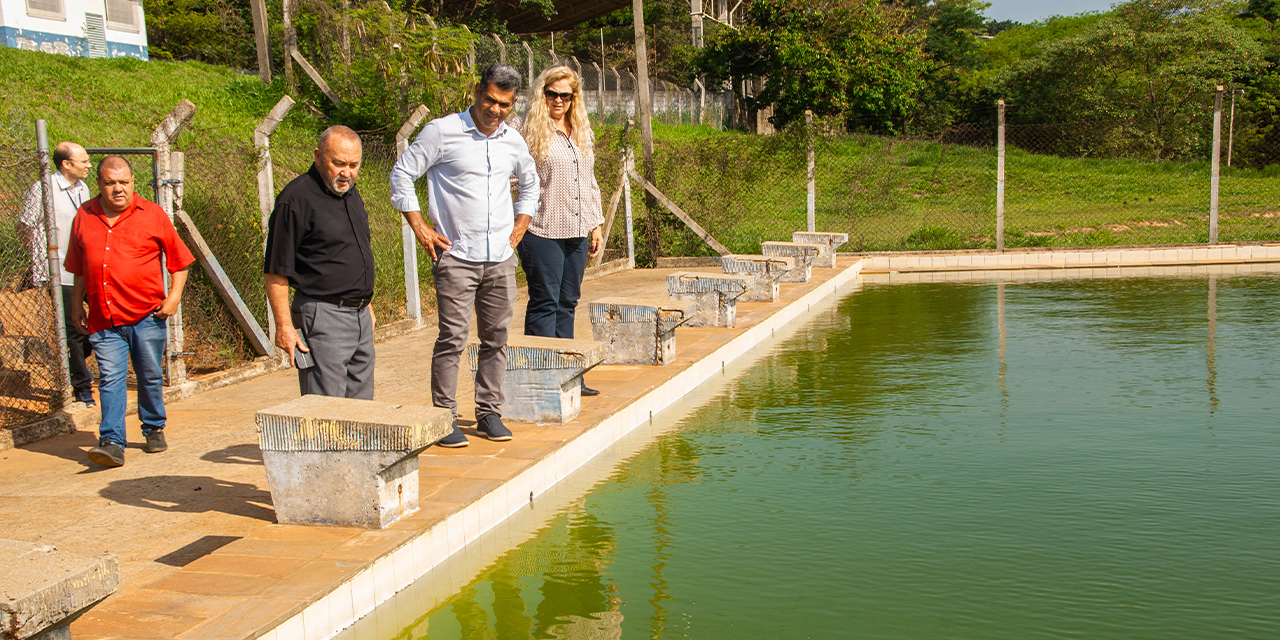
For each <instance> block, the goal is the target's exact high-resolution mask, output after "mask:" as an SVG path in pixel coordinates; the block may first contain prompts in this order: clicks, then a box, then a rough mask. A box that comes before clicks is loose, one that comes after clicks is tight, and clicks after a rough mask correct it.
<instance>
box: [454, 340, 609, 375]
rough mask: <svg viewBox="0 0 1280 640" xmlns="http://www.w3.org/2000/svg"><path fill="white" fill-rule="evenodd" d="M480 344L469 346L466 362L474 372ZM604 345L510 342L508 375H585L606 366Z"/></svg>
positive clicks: (529, 341) (560, 342)
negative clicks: (571, 372)
mask: <svg viewBox="0 0 1280 640" xmlns="http://www.w3.org/2000/svg"><path fill="white" fill-rule="evenodd" d="M479 354H480V344H479V343H476V342H472V343H470V344H468V345H467V361H468V362H469V363H470V365H471V370H472V371H475V370H476V366H477V365H478V364H479V362H478V360H477V358H478V356H479ZM604 355H605V347H604V343H603V342H596V341H595V340H577V339H567V338H543V337H540V336H523V335H521V336H509V337H508V338H507V371H515V370H519V369H530V370H535V371H542V370H546V369H576V370H579V371H585V370H587V369H590V368H591V367H594V366H596V365H598V364H600V363H601V362H604Z"/></svg>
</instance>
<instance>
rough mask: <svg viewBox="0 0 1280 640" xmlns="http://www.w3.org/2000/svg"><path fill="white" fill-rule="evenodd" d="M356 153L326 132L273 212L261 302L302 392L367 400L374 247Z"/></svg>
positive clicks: (352, 140)
mask: <svg viewBox="0 0 1280 640" xmlns="http://www.w3.org/2000/svg"><path fill="white" fill-rule="evenodd" d="M361 153H362V151H361V145H360V137H359V136H358V135H356V133H355V132H354V131H352V130H351V129H348V128H347V127H343V126H334V127H329V128H328V129H325V131H324V133H322V134H320V144H319V145H318V147H317V148H316V150H315V164H313V165H311V169H310V170H309V171H307V173H306V174H305V175H301V176H298V177H297V178H295V179H294V180H293V181H292V182H290V183H289V185H288V186H286V187H285V188H284V190H283V191H281V192H280V195H279V196H278V197H277V198H276V207H275V210H274V211H272V212H271V220H270V223H269V225H268V232H267V252H266V261H265V268H264V270H265V272H266V280H267V301H268V302H269V303H270V305H271V314H272V316H274V317H275V321H276V346H277V347H279V348H281V349H283V350H284V351H285V353H288V354H290V355H291V356H293V362H294V365H295V366H297V367H298V386H299V387H300V388H301V390H302V394H303V395H307V394H317V395H323V396H337V397H345V398H361V399H364V400H372V399H373V325H374V317H373V309H372V308H371V307H370V306H369V301H370V300H371V299H372V298H373V251H372V249H371V248H370V245H369V213H368V212H367V211H365V208H364V201H363V200H362V199H361V198H360V192H359V191H358V190H357V189H356V186H355V181H356V175H357V174H359V172H360V160H361ZM290 286H292V287H293V288H294V289H295V290H296V293H295V295H294V298H293V304H292V306H291V305H290V304H289V287H290ZM308 360H312V361H314V364H313V363H312V362H308ZM308 365H311V366H308Z"/></svg>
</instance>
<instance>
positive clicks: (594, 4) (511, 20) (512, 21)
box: [499, 0, 631, 33]
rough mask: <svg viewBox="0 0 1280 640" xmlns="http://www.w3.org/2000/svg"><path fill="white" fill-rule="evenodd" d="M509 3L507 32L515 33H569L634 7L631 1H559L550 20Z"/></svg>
mask: <svg viewBox="0 0 1280 640" xmlns="http://www.w3.org/2000/svg"><path fill="white" fill-rule="evenodd" d="M508 2H509V3H510V4H509V6H510V7H511V8H510V13H508V14H505V17H506V19H507V28H509V29H511V32H512V33H536V32H540V31H566V30H568V29H572V28H574V27H576V26H578V25H579V24H582V23H583V22H585V21H587V20H591V19H592V18H599V17H600V16H603V15H607V14H609V13H612V12H614V11H617V10H618V9H621V8H622V7H626V6H629V5H630V4H631V2H630V0H555V2H554V4H555V7H556V14H555V15H553V16H551V19H549V20H548V19H547V18H545V17H543V16H542V12H541V11H539V10H538V9H536V8H533V7H529V6H527V5H519V4H517V2H514V1H511V0H508ZM499 15H502V14H499Z"/></svg>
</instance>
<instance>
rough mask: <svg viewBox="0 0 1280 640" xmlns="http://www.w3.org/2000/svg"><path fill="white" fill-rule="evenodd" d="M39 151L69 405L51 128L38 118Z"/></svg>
mask: <svg viewBox="0 0 1280 640" xmlns="http://www.w3.org/2000/svg"><path fill="white" fill-rule="evenodd" d="M36 150H37V151H38V152H39V156H40V193H41V196H42V199H41V200H42V201H41V203H40V204H41V207H42V208H43V211H44V237H45V240H46V244H47V256H48V259H49V267H48V269H49V280H48V282H47V283H46V285H47V286H48V288H49V297H50V298H51V300H52V302H53V318H54V322H55V323H56V325H55V326H57V329H58V333H57V336H56V337H57V341H58V372H59V379H58V380H59V382H60V383H61V385H62V389H61V394H60V395H61V402H60V403H59V406H66V405H67V404H68V403H70V402H71V401H72V399H73V398H72V396H71V394H72V389H71V366H70V363H69V360H68V358H69V354H68V353H67V322H66V311H65V310H64V309H63V307H62V275H61V274H62V265H61V264H60V261H59V260H58V219H57V217H56V215H55V214H54V211H53V174H52V172H50V170H49V129H48V125H47V124H46V123H45V121H44V120H36Z"/></svg>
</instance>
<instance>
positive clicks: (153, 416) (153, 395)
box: [89, 314, 168, 448]
mask: <svg viewBox="0 0 1280 640" xmlns="http://www.w3.org/2000/svg"><path fill="white" fill-rule="evenodd" d="M167 334H168V327H167V326H166V323H165V321H164V320H160V319H158V318H156V317H155V315H154V314H150V315H148V316H147V317H145V318H143V319H141V320H139V321H138V323H137V324H131V325H122V326H119V327H112V328H110V329H103V330H102V331H99V332H97V333H93V334H90V335H89V343H90V344H92V345H93V356H94V357H95V358H97V360H98V373H99V375H100V379H99V382H98V403H99V406H100V407H102V424H101V425H100V426H99V427H98V441H99V444H102V443H104V442H105V441H108V440H109V441H111V442H112V443H114V444H118V445H120V447H121V448H124V447H125V446H126V443H127V440H126V439H125V435H124V410H125V406H126V405H128V403H129V395H128V386H127V377H128V374H129V361H130V360H133V372H134V374H135V375H136V376H137V377H138V418H139V419H140V420H142V434H143V435H144V436H145V435H147V434H150V433H151V432H152V431H158V430H160V429H163V428H164V421H165V413H164V365H163V359H164V348H165V343H166V342H167V340H166V337H167Z"/></svg>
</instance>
